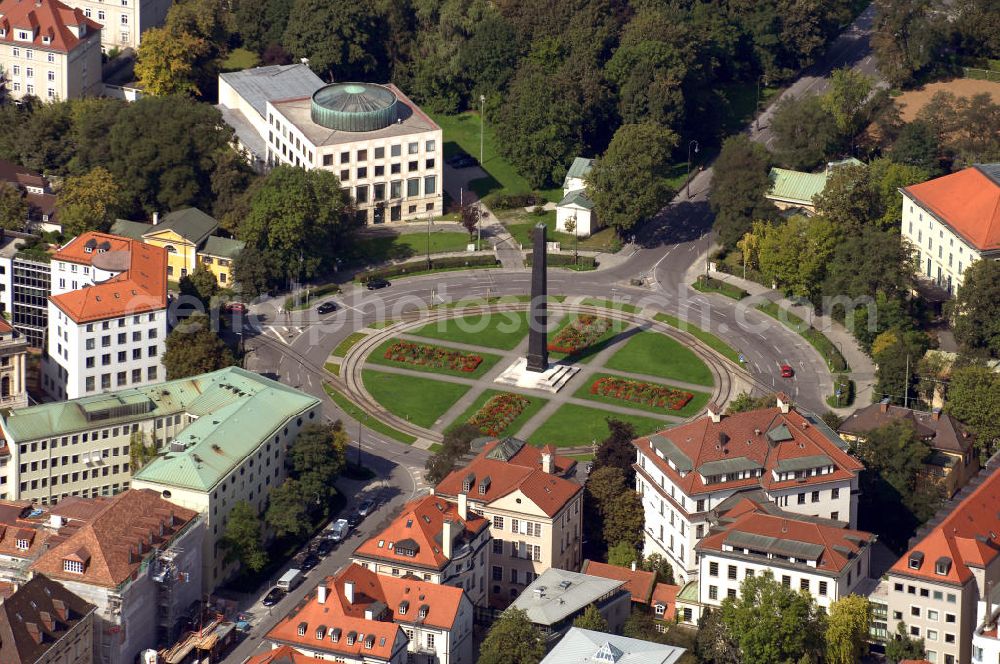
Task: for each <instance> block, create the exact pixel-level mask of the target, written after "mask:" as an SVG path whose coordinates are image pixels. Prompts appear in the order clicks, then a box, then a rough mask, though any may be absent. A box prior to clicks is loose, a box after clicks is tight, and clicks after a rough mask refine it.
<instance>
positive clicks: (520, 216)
mask: <svg viewBox="0 0 1000 664" xmlns="http://www.w3.org/2000/svg"><path fill="white" fill-rule="evenodd" d="M499 216H501V217H502V218H501V221H502V222H503V223H504V225H505V226H506V227H507V231H508V232H509V233H510V234H511V235H512V236H514V239H515V240H517V241H518V242H520V243H521V245H522V246H523V247H524V248H525V249H530V248H531V247H532V246H534V243H533V242H532V240H531V233H532V229H534V227H535V226H536V225H537V224H538V223H539V222H542V223H544V224H545V225H546V226H547V227H548V230H547V231H546V237H547V238H548V240H549V242H559V243H560V244H561V245H562V246H561V248H562V250H563V251H572V250H573V236H572V235H570V234H569V233H561V232H559V231H557V230H556V211H555V210H548V211H546V212H545V213H544V214H535V213H533V212H523V211H521V212H509V213H508V212H501V213H500V215H499ZM577 249H580V250H581V251H606V252H611V253H614V252H616V251H618V250H619V249H621V242H620V241H619V240H618V237H617V236H616V235H615V232H614V230H612V229H611V228H605V229H603V230H600V231H598V232H596V233H594V234H593V235H591V236H590V237H585V238H580V239H579V243H578V244H577Z"/></svg>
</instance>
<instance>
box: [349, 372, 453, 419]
mask: <svg viewBox="0 0 1000 664" xmlns="http://www.w3.org/2000/svg"><path fill="white" fill-rule="evenodd" d="M361 380H362V381H363V382H364V385H365V389H366V390H368V393H369V394H371V395H372V397H373V398H374V399H375V400H376V401H378V402H379V403H380V404H382V406H383V407H385V409H386V410H388V411H389V412H391V413H393V414H394V415H396V416H398V417H402V418H404V419H406V420H409V421H410V422H413V423H414V424H416V425H418V426H422V427H425V428H427V427H431V426H433V425H434V423H435V422H436V421H437V420H438V418H439V417H441V416H442V415H444V414H445V412H447V410H448V409H449V408H451V407H452V405H453V404H454V403H455V402H456V401H458V400H459V399H461V398H462V395H464V394H465V393H466V392H468V391H469V386H467V385H457V384H455V383H445V382H442V381H440V380H431V379H430V378H416V377H410V376H407V377H406V378H401V377H400V376H399V375H398V374H390V373H382V372H381V371H373V370H371V369H365V370H364V371H362V372H361Z"/></svg>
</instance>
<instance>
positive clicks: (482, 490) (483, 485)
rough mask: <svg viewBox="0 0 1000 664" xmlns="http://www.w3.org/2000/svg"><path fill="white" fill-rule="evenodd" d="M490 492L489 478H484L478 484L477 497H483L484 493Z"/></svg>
mask: <svg viewBox="0 0 1000 664" xmlns="http://www.w3.org/2000/svg"><path fill="white" fill-rule="evenodd" d="M489 490H490V478H489V476H486V477H484V478H483V481H482V482H480V483H479V495H480V496H485V495H486V492H487V491H489Z"/></svg>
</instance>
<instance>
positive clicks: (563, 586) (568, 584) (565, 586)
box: [559, 579, 573, 590]
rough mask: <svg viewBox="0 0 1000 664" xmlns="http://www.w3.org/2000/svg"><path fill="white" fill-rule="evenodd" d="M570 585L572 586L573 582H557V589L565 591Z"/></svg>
mask: <svg viewBox="0 0 1000 664" xmlns="http://www.w3.org/2000/svg"><path fill="white" fill-rule="evenodd" d="M571 585H573V582H572V581H570V580H568V579H566V580H563V581H560V582H559V587H560V588H562V589H563V590H566V589H567V588H569V587H570V586H571Z"/></svg>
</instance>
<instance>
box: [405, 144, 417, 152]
mask: <svg viewBox="0 0 1000 664" xmlns="http://www.w3.org/2000/svg"><path fill="white" fill-rule="evenodd" d="M419 151H420V144H419V143H408V144H407V146H406V153H407V154H417V152H419Z"/></svg>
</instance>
